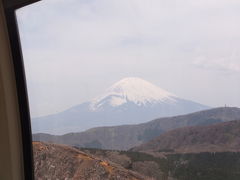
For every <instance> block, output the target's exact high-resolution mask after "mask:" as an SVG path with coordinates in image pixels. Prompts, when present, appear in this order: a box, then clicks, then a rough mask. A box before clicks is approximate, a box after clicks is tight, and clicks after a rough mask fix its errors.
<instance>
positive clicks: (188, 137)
mask: <svg viewBox="0 0 240 180" xmlns="http://www.w3.org/2000/svg"><path fill="white" fill-rule="evenodd" d="M132 150H133V151H154V152H164V151H165V152H177V153H189V152H195V153H196V152H226V151H235V152H236V151H240V121H239V120H236V121H230V122H223V123H217V124H214V125H209V126H205V127H204V126H197V127H184V128H179V129H175V130H172V131H168V132H166V133H164V134H162V135H160V136H159V137H157V138H155V139H153V140H151V141H150V142H147V143H145V144H142V145H140V146H138V147H135V148H133V149H132Z"/></svg>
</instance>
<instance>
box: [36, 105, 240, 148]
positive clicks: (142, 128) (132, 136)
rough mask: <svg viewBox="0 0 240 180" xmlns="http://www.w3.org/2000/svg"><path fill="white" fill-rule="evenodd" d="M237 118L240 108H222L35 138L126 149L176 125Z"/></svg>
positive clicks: (81, 145)
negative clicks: (135, 123) (145, 121)
mask: <svg viewBox="0 0 240 180" xmlns="http://www.w3.org/2000/svg"><path fill="white" fill-rule="evenodd" d="M236 119H240V108H234V107H221V108H214V109H210V110H204V111H200V112H196V113H191V114H187V115H181V116H174V117H167V118H159V119H155V120H152V121H149V122H147V123H142V124H138V125H122V126H112V127H98V128H92V129H89V130H87V131H84V132H80V133H68V134H65V135H62V136H54V135H50V134H43V133H40V134H34V135H33V139H34V140H35V141H45V142H54V143H60V144H68V145H73V146H78V147H93V148H102V149H118V150H127V149H130V148H132V147H134V146H138V145H140V144H142V143H145V142H147V141H149V140H151V139H153V138H155V137H158V136H159V135H161V134H163V133H164V132H167V131H169V130H173V129H176V128H180V127H188V126H206V125H211V124H215V123H219V122H227V121H232V120H236Z"/></svg>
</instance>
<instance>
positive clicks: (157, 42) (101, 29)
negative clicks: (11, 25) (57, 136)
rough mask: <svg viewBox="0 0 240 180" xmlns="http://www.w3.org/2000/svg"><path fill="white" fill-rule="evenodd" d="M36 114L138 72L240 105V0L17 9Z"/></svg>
mask: <svg viewBox="0 0 240 180" xmlns="http://www.w3.org/2000/svg"><path fill="white" fill-rule="evenodd" d="M17 18H18V22H19V29H20V36H21V41H22V47H23V55H24V61H25V68H26V74H27V82H28V91H29V98H30V105H31V114H32V116H41V115H46V114H51V113H56V112H60V111H62V110H64V109H66V108H68V107H71V106H73V105H76V104H79V103H82V102H84V101H87V100H89V99H92V98H94V97H95V96H97V95H99V94H101V93H102V92H103V91H104V90H105V89H106V88H107V87H109V86H110V85H111V84H112V83H115V82H116V81H118V80H120V79H122V78H124V77H128V76H137V77H141V78H143V79H145V80H148V81H150V82H152V83H154V84H156V85H158V86H160V87H161V88H164V89H166V90H168V91H170V92H173V93H174V94H176V95H178V96H179V97H183V98H186V99H191V100H194V101H197V102H200V103H203V104H206V105H210V106H223V105H224V104H227V105H229V106H239V107H240V93H239V92H240V81H239V80H240V23H239V18H240V1H238V0H199V1H192V0H185V1H183V0H147V1H146V0H45V1H44V0H43V1H41V2H38V3H36V4H34V5H31V6H28V7H25V8H22V9H20V10H18V11H17Z"/></svg>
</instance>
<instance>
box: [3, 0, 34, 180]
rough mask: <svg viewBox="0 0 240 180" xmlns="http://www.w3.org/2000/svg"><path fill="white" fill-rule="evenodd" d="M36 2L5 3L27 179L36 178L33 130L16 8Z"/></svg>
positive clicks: (25, 176)
mask: <svg viewBox="0 0 240 180" xmlns="http://www.w3.org/2000/svg"><path fill="white" fill-rule="evenodd" d="M34 2H36V1H26V2H24V3H21V4H16V3H15V4H14V3H13V4H12V6H9V4H8V6H6V4H4V12H5V18H6V24H7V31H8V36H9V41H10V49H11V55H12V61H13V68H14V73H15V80H16V88H17V98H18V107H19V114H20V124H21V136H22V152H23V169H24V179H26V180H33V179H34V164H33V148H32V131H31V119H30V111H29V101H28V93H27V86H26V76H25V69H24V63H23V56H22V48H21V43H20V36H19V31H18V25H17V19H16V13H15V10H17V9H18V8H21V7H23V6H26V5H29V4H32V3H34Z"/></svg>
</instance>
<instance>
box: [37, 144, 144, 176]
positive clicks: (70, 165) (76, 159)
mask: <svg viewBox="0 0 240 180" xmlns="http://www.w3.org/2000/svg"><path fill="white" fill-rule="evenodd" d="M33 152H34V166H35V167H34V173H35V179H36V180H42V179H59V180H67V179H69V180H70V179H71V180H103V179H106V180H107V179H109V180H144V179H147V178H144V177H143V176H141V175H139V174H138V173H135V172H133V171H130V170H126V169H124V168H123V167H121V166H118V165H113V164H112V163H110V162H108V161H106V160H101V159H100V158H97V157H94V156H92V155H89V154H86V153H84V152H82V151H79V150H77V149H75V148H72V147H68V146H64V145H56V144H46V143H40V142H34V143H33Z"/></svg>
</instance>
